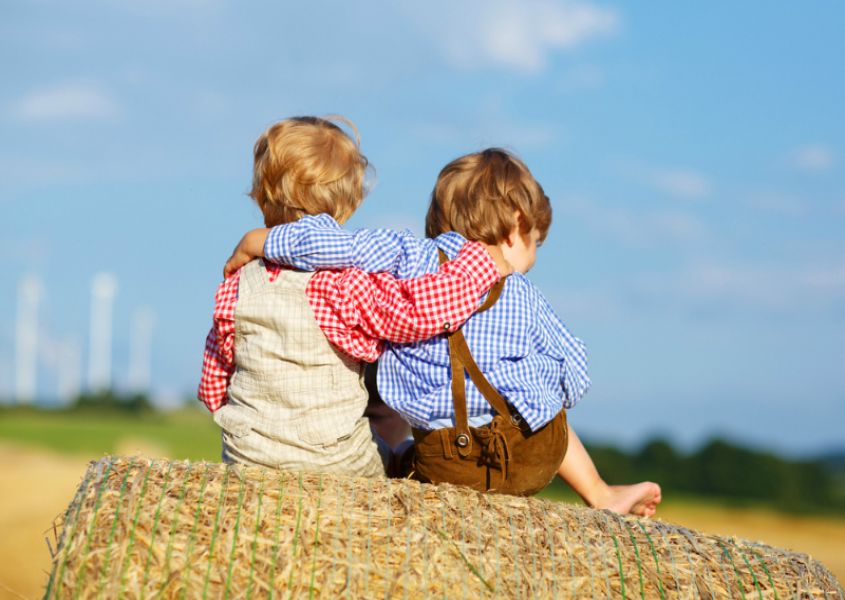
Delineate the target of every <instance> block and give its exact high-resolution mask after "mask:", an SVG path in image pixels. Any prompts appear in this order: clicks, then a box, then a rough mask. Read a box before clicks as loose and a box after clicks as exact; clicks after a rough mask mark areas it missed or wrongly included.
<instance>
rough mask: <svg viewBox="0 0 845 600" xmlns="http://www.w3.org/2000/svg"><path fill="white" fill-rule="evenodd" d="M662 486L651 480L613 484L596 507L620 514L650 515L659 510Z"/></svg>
mask: <svg viewBox="0 0 845 600" xmlns="http://www.w3.org/2000/svg"><path fill="white" fill-rule="evenodd" d="M662 499H663V498H662V496H661V493H660V486H659V485H657V484H656V483H652V482H651V481H643V482H642V483H635V484H632V485H611V486H608V487H607V491H606V492H605V494H603V495H602V497H601V498H600V499H599V501H598V502H595V503H594V504H593V507H594V508H606V509H608V510H612V511H613V512H616V513H619V514H620V515H636V516H639V517H650V516H652V515H653V514H654V513H655V512H657V505H658V504H660V501H661V500H662Z"/></svg>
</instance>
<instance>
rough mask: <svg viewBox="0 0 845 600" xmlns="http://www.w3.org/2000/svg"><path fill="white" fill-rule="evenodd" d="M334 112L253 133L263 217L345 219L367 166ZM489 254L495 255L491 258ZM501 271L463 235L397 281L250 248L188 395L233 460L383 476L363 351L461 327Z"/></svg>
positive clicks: (277, 221)
mask: <svg viewBox="0 0 845 600" xmlns="http://www.w3.org/2000/svg"><path fill="white" fill-rule="evenodd" d="M337 123H343V124H345V125H347V126H348V127H349V128H350V129H351V130H352V131H355V128H354V125H352V123H351V122H349V121H347V120H346V119H343V118H342V117H334V118H319V117H294V118H290V119H286V120H284V121H281V122H279V123H276V124H274V125H273V126H271V127H270V128H269V129H267V131H265V132H264V133H263V134H262V135H261V136H260V137H259V138H258V141H257V142H256V143H255V148H254V173H253V184H252V190H251V192H250V196H251V197H252V198H253V199H254V200H255V202H256V203H257V205H258V207H259V208H260V209H261V212H262V213H263V215H264V223H265V225H266V226H267V227H274V226H279V225H283V224H286V223H287V224H290V223H296V222H297V221H298V220H299V219H301V218H305V217H307V216H308V215H317V214H325V215H327V216H328V215H330V217H329V218H331V219H332V221H333V222H338V223H343V222H344V221H345V220H346V219H348V218H349V216H350V215H351V214H352V213H353V212H354V211H355V210H356V209H357V208H358V206H359V205H360V203H361V201H362V200H363V198H364V193H365V189H364V177H365V173H366V171H367V168H368V163H367V159H366V157H365V156H364V155H363V154H362V153H361V152H360V149H359V146H358V142H357V132H356V131H355V136H356V139H353V138H352V137H350V136H349V135H348V134H347V133H345V132H344V131H343V130H342V129H341V128H340V127H339V126H338V125H337ZM491 253H492V255H496V257H497V258H498V263H497V261H496V260H494V258H493V256H492V255H491ZM500 267H501V269H502V272H503V273H504V272H506V270H505V269H506V267H505V262H504V260H503V259H502V257H501V253H500V252H498V251H497V250H496V249H495V248H493V249H491V252H488V251H487V250H486V249H485V247H484V245H483V244H472V245H467V246H466V247H465V248H464V249H463V250H462V251H461V252H460V253H459V255H456V256H455V260H454V261H452V262H450V263H448V264H446V265H444V266H443V267H442V268H440V269H439V270H437V271H436V272H432V273H426V274H422V273H421V274H420V277H417V278H414V279H407V280H402V281H399V280H397V279H395V278H394V277H393V276H391V275H389V274H386V273H375V274H369V273H365V272H363V271H360V270H358V269H354V268H350V269H344V270H335V271H321V272H319V273H307V272H302V271H297V270H295V269H291V268H288V267H282V266H279V265H276V264H271V263H267V262H264V261H263V260H257V261H252V262H249V263H248V264H245V265H244V266H243V267H242V268H239V269H237V270H235V271H233V272H230V273H228V276H227V277H226V279H225V281H224V282H223V283H221V284H220V286H219V288H218V290H217V295H216V297H215V308H214V318H213V326H212V328H211V331H210V332H209V334H208V337H207V339H206V347H205V353H204V359H203V369H202V379H201V382H200V385H199V390H198V397H199V399H200V400H201V401H203V402H204V403H205V405H206V406H207V407H208V409H209V410H210V411H212V412H213V413H214V420H215V422H216V423H217V424H218V425H220V426H221V428H222V430H223V457H224V460H226V461H229V462H240V463H245V464H255V465H263V466H268V467H272V468H284V469H289V470H305V471H323V472H335V473H342V474H347V475H357V476H367V477H372V476H378V475H383V474H384V467H383V459H382V458H381V457H380V455H379V453H378V451H377V446H376V443H375V442H374V439H373V435H372V433H371V431H370V427H369V423H368V421H367V419H366V418H365V417H364V410H365V408H366V405H367V392H366V390H365V387H364V383H363V361H369V362H372V361H374V360H376V359H377V358H378V356H379V354H380V353H381V351H382V348H383V341H382V340H390V341H393V342H396V343H408V342H416V341H420V340H424V339H427V338H430V337H432V336H434V335H436V334H438V333H440V332H442V331H443V330H444V327H445V326H447V325H448V327H447V328H451V327H458V326H459V325H460V324H462V323H463V322H464V321H465V320H466V319H467V318H468V317H469V316H470V314H472V312H473V311H474V310H475V307H476V306H477V303H478V300H479V298H480V297H481V296H482V295H483V294H484V293H485V292H486V291H487V290H488V289H489V288H490V286H492V285H493V284H494V283H495V281H497V280H498V279H499V277H500V270H499V268H500Z"/></svg>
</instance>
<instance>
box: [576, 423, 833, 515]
mask: <svg viewBox="0 0 845 600" xmlns="http://www.w3.org/2000/svg"><path fill="white" fill-rule="evenodd" d="M586 445H587V447H588V449H589V451H590V454H591V455H592V457H593V460H595V463H596V466H597V467H598V469H599V472H600V473H601V474H602V476H603V477H604V478H605V480H606V481H608V482H610V483H628V482H633V481H642V480H650V481H656V482H658V483H660V485H661V486H662V488H663V490H664V491H665V492H666V493H679V494H688V495H690V496H705V497H713V498H720V499H734V500H739V501H752V502H754V503H755V504H766V505H770V506H771V507H773V508H778V509H782V510H789V511H794V512H803V511H819V510H825V511H832V512H840V513H845V476H843V471H842V469H841V467H842V464H843V463H842V462H841V456H836V457H831V458H830V459H828V460H823V459H815V460H788V459H785V458H782V457H780V456H777V455H775V454H772V453H770V452H764V451H759V450H751V449H749V448H744V447H741V446H737V445H736V444H733V443H731V442H728V441H726V440H724V439H718V438H717V439H713V440H711V441H709V442H707V443H706V444H704V445H703V446H701V447H700V448H699V449H697V450H695V451H693V452H690V453H687V454H684V453H681V452H679V451H678V450H676V449H675V448H674V447H673V446H672V444H670V443H669V442H668V441H666V440H663V439H654V440H651V441H649V442H647V443H646V444H644V445H643V446H642V447H641V448H640V449H639V450H636V451H633V452H625V451H623V450H620V449H618V448H615V447H612V446H605V445H594V444H586Z"/></svg>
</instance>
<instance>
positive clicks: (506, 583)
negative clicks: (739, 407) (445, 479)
mask: <svg viewBox="0 0 845 600" xmlns="http://www.w3.org/2000/svg"><path fill="white" fill-rule="evenodd" d="M60 526H61V528H60V529H61V533H60V536H59V537H60V540H59V546H58V549H57V551H56V554H55V556H54V560H53V567H52V573H51V575H50V580H49V583H48V588H47V592H46V594H45V597H47V598H66V597H74V598H118V597H125V598H142V597H144V598H151V597H164V598H195V597H200V596H202V597H211V598H220V597H233V598H249V597H260V598H265V597H268V596H271V595H274V594H276V593H283V594H284V595H286V596H289V597H305V596H308V597H309V598H310V597H322V598H338V597H348V598H376V597H391V598H392V597H403V598H419V597H423V596H436V597H449V598H455V597H458V598H478V597H508V598H511V597H512V598H516V597H538V598H569V597H573V598H574V597H587V598H606V597H613V598H624V597H627V596H631V597H639V598H667V597H668V598H708V599H709V598H743V597H748V598H793V597H800V598H839V599H840V600H842V599H843V598H845V595H843V591H842V587H841V586H840V584H839V582H838V581H837V580H836V579H835V578H834V577H833V576H832V575H831V574H830V572H829V571H828V570H827V569H825V568H824V567H823V566H822V565H821V564H820V563H819V562H817V561H815V560H813V559H811V558H810V557H808V556H806V555H804V554H796V553H793V552H788V551H786V550H781V549H778V548H772V547H770V546H766V545H764V544H761V543H756V542H751V541H746V540H738V539H733V538H726V537H719V536H713V535H703V534H699V533H696V532H694V531H690V530H688V529H684V528H682V527H678V526H675V525H670V524H667V523H664V522H661V521H659V520H640V519H635V518H628V517H620V516H618V515H616V514H614V513H611V512H608V511H600V510H593V509H588V508H581V507H575V506H570V505H566V504H561V503H554V502H548V501H544V500H538V499H533V498H516V497H511V496H503V495H494V494H479V493H477V492H474V491H471V490H468V489H464V488H460V487H455V486H449V485H441V486H433V485H423V484H419V483H417V482H414V481H405V480H388V479H356V478H348V477H338V476H333V475H321V474H318V473H308V474H303V473H288V472H282V471H273V470H265V469H260V468H255V467H240V466H231V465H230V466H227V465H223V464H215V463H204V462H196V463H190V462H172V461H166V460H149V459H140V458H121V457H108V458H104V459H103V460H100V461H97V462H93V463H91V465H90V467H89V469H88V471H87V472H86V474H85V477H84V479H83V481H82V483H81V484H80V486H79V490H78V492H77V494H76V496H75V497H74V499H73V501H72V502H71V504H70V506H69V507H68V509H67V511H66V512H65V514H64V516H63V517H62V518H61V522H60Z"/></svg>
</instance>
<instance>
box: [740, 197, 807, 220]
mask: <svg viewBox="0 0 845 600" xmlns="http://www.w3.org/2000/svg"><path fill="white" fill-rule="evenodd" d="M742 201H743V203H744V204H746V205H747V206H750V207H752V208H756V209H759V210H762V211H765V212H770V213H775V214H779V215H783V216H786V217H801V216H803V215H805V214H807V203H806V202H804V201H803V200H801V199H800V198H798V197H797V196H794V195H792V194H790V193H788V192H782V191H780V190H762V191H754V192H750V193H749V194H748V195H745V196H744V197H743V198H742Z"/></svg>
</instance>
